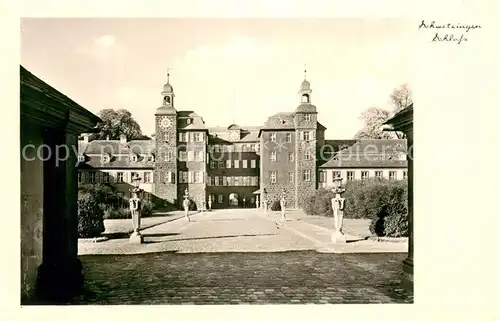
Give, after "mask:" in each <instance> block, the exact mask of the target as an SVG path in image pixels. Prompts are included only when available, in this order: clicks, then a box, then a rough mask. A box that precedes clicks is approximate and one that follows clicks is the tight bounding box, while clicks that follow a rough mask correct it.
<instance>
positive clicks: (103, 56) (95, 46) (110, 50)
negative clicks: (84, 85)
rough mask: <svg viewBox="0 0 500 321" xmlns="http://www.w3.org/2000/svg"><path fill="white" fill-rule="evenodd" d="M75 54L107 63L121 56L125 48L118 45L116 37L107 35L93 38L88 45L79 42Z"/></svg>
mask: <svg viewBox="0 0 500 321" xmlns="http://www.w3.org/2000/svg"><path fill="white" fill-rule="evenodd" d="M75 52H76V53H77V54H80V55H83V56H86V57H90V58H93V59H96V60H98V61H104V62H107V61H109V59H111V58H116V56H118V55H119V54H121V53H122V52H123V48H122V47H121V46H120V45H119V44H118V42H117V39H116V37H115V36H113V35H109V34H106V35H101V36H99V37H96V38H93V39H92V40H91V41H89V42H87V43H80V42H79V43H78V44H77V45H75Z"/></svg>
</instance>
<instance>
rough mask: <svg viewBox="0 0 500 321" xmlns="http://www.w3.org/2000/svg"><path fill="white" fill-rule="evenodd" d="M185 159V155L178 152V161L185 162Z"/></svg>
mask: <svg viewBox="0 0 500 321" xmlns="http://www.w3.org/2000/svg"><path fill="white" fill-rule="evenodd" d="M186 159H187V153H186V151H184V150H181V151H179V161H180V162H185V161H186Z"/></svg>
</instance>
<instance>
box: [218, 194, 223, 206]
mask: <svg viewBox="0 0 500 321" xmlns="http://www.w3.org/2000/svg"><path fill="white" fill-rule="evenodd" d="M218 201H219V204H222V202H223V201H224V196H223V195H219V199H218Z"/></svg>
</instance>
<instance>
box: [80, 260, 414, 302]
mask: <svg viewBox="0 0 500 321" xmlns="http://www.w3.org/2000/svg"><path fill="white" fill-rule="evenodd" d="M404 258H405V255H404V254H387V253H384V254H321V253H317V252H313V251H292V252H278V253H276V252H275V253H198V254H175V253H150V254H141V255H129V256H123V255H112V256H83V257H81V260H82V263H83V265H84V274H85V291H84V294H83V295H82V296H80V297H78V298H75V299H74V300H73V301H72V302H71V304H273V303H274V304H276V303H278V304H292V303H413V297H412V296H409V295H407V294H405V292H404V291H403V290H402V289H400V288H399V271H400V267H401V261H402V260H403V259H404Z"/></svg>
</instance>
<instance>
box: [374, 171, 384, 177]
mask: <svg viewBox="0 0 500 321" xmlns="http://www.w3.org/2000/svg"><path fill="white" fill-rule="evenodd" d="M375 177H376V178H379V179H380V178H382V171H375Z"/></svg>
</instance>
